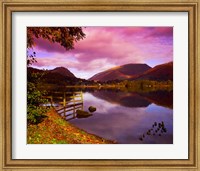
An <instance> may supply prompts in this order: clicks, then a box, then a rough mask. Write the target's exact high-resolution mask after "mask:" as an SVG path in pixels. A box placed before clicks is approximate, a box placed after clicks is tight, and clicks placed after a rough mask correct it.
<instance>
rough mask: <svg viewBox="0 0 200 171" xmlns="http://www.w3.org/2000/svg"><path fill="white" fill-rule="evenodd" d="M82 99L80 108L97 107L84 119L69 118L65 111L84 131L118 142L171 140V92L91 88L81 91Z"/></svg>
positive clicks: (169, 142)
mask: <svg viewBox="0 0 200 171" xmlns="http://www.w3.org/2000/svg"><path fill="white" fill-rule="evenodd" d="M82 98H83V99H82V100H83V103H82V105H81V106H79V107H80V109H83V110H84V111H88V108H89V107H90V106H94V107H96V109H97V110H96V111H95V112H93V113H92V115H91V116H90V117H87V118H77V117H76V114H75V113H74V114H73V117H72V118H71V119H69V117H70V114H69V115H68V116H66V120H68V121H69V122H70V123H72V124H73V125H75V126H76V127H78V128H80V129H83V130H85V131H87V132H88V133H91V134H95V135H97V136H100V137H103V138H105V139H108V140H114V141H116V142H117V143H119V144H172V143H173V92H172V91H171V92H168V91H156V92H142V93H135V92H122V91H117V90H116V91H115V90H94V91H88V92H84V93H83V96H82ZM79 107H78V108H79ZM69 112H70V111H68V113H69ZM68 113H67V112H66V114H68Z"/></svg>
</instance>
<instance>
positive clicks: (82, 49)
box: [33, 27, 173, 79]
mask: <svg viewBox="0 0 200 171" xmlns="http://www.w3.org/2000/svg"><path fill="white" fill-rule="evenodd" d="M83 32H84V33H85V34H86V37H85V38H84V39H83V40H80V41H78V42H76V43H75V46H74V49H72V50H69V51H66V50H65V49H64V47H62V46H60V45H59V44H58V43H50V42H48V41H47V40H43V39H41V38H39V39H35V46H34V47H33V51H35V52H36V60H37V63H34V65H33V67H35V68H39V69H53V68H56V67H60V66H62V67H65V68H67V69H69V70H70V71H71V72H72V73H73V74H74V75H75V76H76V77H78V78H84V79H89V78H90V77H92V76H93V75H95V74H97V73H99V72H102V71H105V70H107V69H110V68H112V67H115V66H120V65H124V64H130V63H146V64H148V65H149V66H151V67H154V66H156V65H159V64H162V63H166V62H170V61H173V27H83Z"/></svg>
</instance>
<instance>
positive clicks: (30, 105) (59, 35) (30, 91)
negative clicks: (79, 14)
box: [27, 27, 85, 124]
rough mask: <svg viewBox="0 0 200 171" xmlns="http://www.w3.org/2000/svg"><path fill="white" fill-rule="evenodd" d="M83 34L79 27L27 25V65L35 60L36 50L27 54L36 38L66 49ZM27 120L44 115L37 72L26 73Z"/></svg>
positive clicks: (39, 77)
mask: <svg viewBox="0 0 200 171" xmlns="http://www.w3.org/2000/svg"><path fill="white" fill-rule="evenodd" d="M84 37H85V34H84V33H83V31H82V28H81V27H28V28H27V66H30V65H32V64H33V63H34V62H37V61H36V52H33V54H29V49H33V46H34V45H35V39H36V38H42V39H45V40H48V41H49V42H52V43H55V42H57V43H59V44H60V45H61V46H63V47H64V48H65V49H66V50H70V49H73V48H74V43H75V42H77V41H79V40H81V39H83V38H84ZM27 77H28V79H27V80H28V83H27V120H28V124H30V123H31V124H37V123H39V122H41V121H42V118H43V117H45V116H44V113H45V112H46V111H47V110H46V109H45V108H44V107H42V106H40V105H41V104H44V103H45V102H46V100H45V99H43V95H44V92H41V91H40V90H39V89H38V88H37V84H39V82H40V79H41V78H42V75H41V74H39V73H32V72H29V71H28V73H27Z"/></svg>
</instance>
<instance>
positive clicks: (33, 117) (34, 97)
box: [27, 82, 48, 124]
mask: <svg viewBox="0 0 200 171" xmlns="http://www.w3.org/2000/svg"><path fill="white" fill-rule="evenodd" d="M44 95H45V92H41V91H39V90H38V89H37V87H36V83H32V82H28V83H27V122H28V124H37V123H39V122H41V121H42V119H43V118H44V117H45V113H46V112H47V110H48V109H47V108H46V107H44V106H41V104H45V103H47V102H48V101H47V100H46V99H44V98H43V97H42V96H44Z"/></svg>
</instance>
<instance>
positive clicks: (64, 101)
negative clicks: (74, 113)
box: [63, 92, 66, 115]
mask: <svg viewBox="0 0 200 171" xmlns="http://www.w3.org/2000/svg"><path fill="white" fill-rule="evenodd" d="M65 106H66V99H65V92H64V98H63V107H64V115H65Z"/></svg>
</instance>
